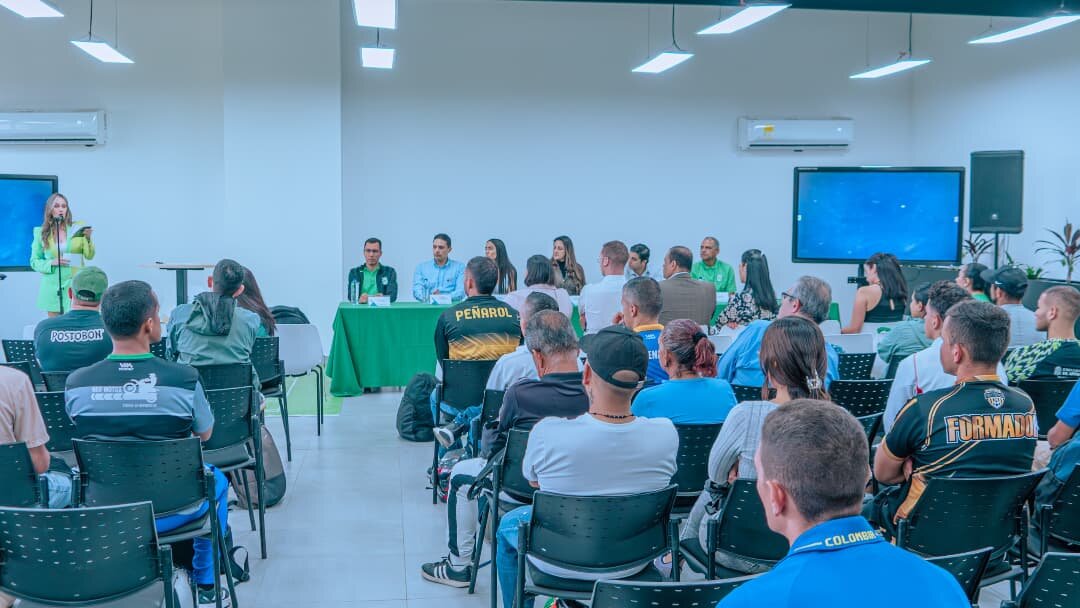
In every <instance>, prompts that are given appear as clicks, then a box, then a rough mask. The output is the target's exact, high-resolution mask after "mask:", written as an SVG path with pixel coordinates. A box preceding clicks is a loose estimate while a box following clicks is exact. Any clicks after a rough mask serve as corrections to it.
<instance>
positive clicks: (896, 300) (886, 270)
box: [840, 253, 908, 334]
mask: <svg viewBox="0 0 1080 608" xmlns="http://www.w3.org/2000/svg"><path fill="white" fill-rule="evenodd" d="M863 269H864V271H865V274H866V281H867V282H868V283H869V285H866V286H864V287H860V288H859V289H858V291H856V292H855V305H854V308H852V310H851V323H849V324H848V326H847V327H845V328H843V329H841V330H840V333H842V334H857V333H862V330H863V324H864V323H896V322H898V321H900V320H902V319H903V318H904V303H905V302H907V298H908V288H907V281H906V280H904V274H903V273H902V272H901V271H900V262H898V261H897V260H896V256H894V255H893V254H891V253H875V254H874V255H872V256H870V257H869V259H867V260H866V261H865V262H863Z"/></svg>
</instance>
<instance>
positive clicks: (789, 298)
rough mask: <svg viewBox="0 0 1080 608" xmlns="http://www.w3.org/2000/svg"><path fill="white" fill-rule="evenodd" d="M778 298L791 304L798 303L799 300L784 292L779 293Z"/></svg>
mask: <svg viewBox="0 0 1080 608" xmlns="http://www.w3.org/2000/svg"><path fill="white" fill-rule="evenodd" d="M780 298H781V299H782V300H791V301H792V302H798V301H799V298H796V297H795V296H793V295H791V294H790V293H788V292H786V291H781V292H780Z"/></svg>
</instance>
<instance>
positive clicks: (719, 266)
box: [690, 260, 736, 293]
mask: <svg viewBox="0 0 1080 608" xmlns="http://www.w3.org/2000/svg"><path fill="white" fill-rule="evenodd" d="M690 277H691V278H694V279H697V280H699V281H706V282H709V283H712V284H713V285H715V286H716V292H717V293H735V291H736V287H735V270H734V269H732V268H731V266H729V265H728V264H725V263H724V262H721V261H720V260H716V263H715V264H713V265H712V267H709V266H706V265H705V262H702V261H701V260H698V261H697V262H694V265H693V267H691V268H690Z"/></svg>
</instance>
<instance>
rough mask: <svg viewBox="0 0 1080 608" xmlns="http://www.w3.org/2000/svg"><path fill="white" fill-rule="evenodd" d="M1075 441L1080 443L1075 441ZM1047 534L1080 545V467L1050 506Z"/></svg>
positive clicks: (1067, 480)
mask: <svg viewBox="0 0 1080 608" xmlns="http://www.w3.org/2000/svg"><path fill="white" fill-rule="evenodd" d="M1073 441H1080V439H1074V440H1073ZM1050 507H1051V508H1050V517H1049V519H1048V520H1047V522H1046V527H1047V529H1046V533H1047V535H1049V536H1050V537H1051V538H1055V539H1057V540H1060V541H1062V542H1066V543H1069V544H1073V545H1080V466H1076V467H1074V468H1073V470H1072V474H1070V475H1069V478H1068V479H1066V480H1065V485H1064V486H1062V487H1061V489H1060V490H1059V491H1058V495H1057V497H1056V498H1055V499H1054V502H1053V504H1052V505H1050Z"/></svg>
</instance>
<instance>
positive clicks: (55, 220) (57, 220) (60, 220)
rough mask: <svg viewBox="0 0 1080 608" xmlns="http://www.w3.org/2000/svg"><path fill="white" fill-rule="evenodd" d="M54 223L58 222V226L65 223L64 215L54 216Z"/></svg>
mask: <svg viewBox="0 0 1080 608" xmlns="http://www.w3.org/2000/svg"><path fill="white" fill-rule="evenodd" d="M53 221H54V222H56V223H57V224H59V223H60V222H62V221H64V214H63V213H61V214H60V215H54V216H53Z"/></svg>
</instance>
